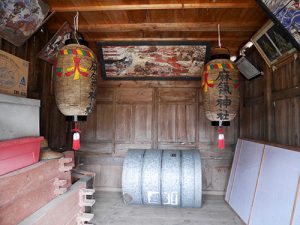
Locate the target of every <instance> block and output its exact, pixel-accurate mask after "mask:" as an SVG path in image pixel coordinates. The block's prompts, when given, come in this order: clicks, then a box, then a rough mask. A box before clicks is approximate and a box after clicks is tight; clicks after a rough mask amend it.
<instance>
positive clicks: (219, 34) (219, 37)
mask: <svg viewBox="0 0 300 225" xmlns="http://www.w3.org/2000/svg"><path fill="white" fill-rule="evenodd" d="M218 40H219V48H222V45H221V32H220V24H218Z"/></svg>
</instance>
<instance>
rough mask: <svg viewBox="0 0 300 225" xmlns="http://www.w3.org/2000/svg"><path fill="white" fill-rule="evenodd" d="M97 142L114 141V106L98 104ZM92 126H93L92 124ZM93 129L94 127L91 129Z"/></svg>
mask: <svg viewBox="0 0 300 225" xmlns="http://www.w3.org/2000/svg"><path fill="white" fill-rule="evenodd" d="M93 122H94V123H96V124H97V133H96V134H97V140H105V141H112V139H113V105H112V104H102V103H101V104H100V103H99V104H97V120H96V121H93ZM91 126H93V125H92V124H91ZM89 129H92V127H89Z"/></svg>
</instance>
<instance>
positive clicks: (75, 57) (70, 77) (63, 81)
mask: <svg viewBox="0 0 300 225" xmlns="http://www.w3.org/2000/svg"><path fill="white" fill-rule="evenodd" d="M96 75H97V60H96V57H95V55H94V53H93V52H92V51H91V50H90V49H89V48H88V47H86V46H84V45H80V44H68V45H66V46H64V47H63V48H62V49H60V50H59V52H58V56H57V62H56V63H55V64H54V92H55V100H56V104H57V107H58V109H59V110H60V111H61V113H62V114H64V115H66V116H74V122H75V123H74V129H72V132H73V133H74V134H73V149H74V150H78V149H80V135H79V133H80V130H79V129H78V122H77V121H78V119H77V116H86V115H88V113H90V112H92V110H93V107H94V103H95V99H96V86H97V78H96V77H97V76H96Z"/></svg>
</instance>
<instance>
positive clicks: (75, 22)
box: [74, 11, 79, 44]
mask: <svg viewBox="0 0 300 225" xmlns="http://www.w3.org/2000/svg"><path fill="white" fill-rule="evenodd" d="M78 18H79V12H78V11H77V12H76V15H75V16H74V37H75V40H76V42H77V44H79V42H78V39H77V34H76V33H77V31H78Z"/></svg>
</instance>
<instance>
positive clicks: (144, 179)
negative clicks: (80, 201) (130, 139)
mask: <svg viewBox="0 0 300 225" xmlns="http://www.w3.org/2000/svg"><path fill="white" fill-rule="evenodd" d="M122 189H123V199H124V201H125V202H126V203H131V204H145V205H170V206H176V207H201V204H202V172H201V158H200V153H199V151H198V150H151V149H149V150H142V149H140V150H137V149H131V150H129V151H128V155H127V156H126V157H125V160H124V164H123V174H122Z"/></svg>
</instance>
